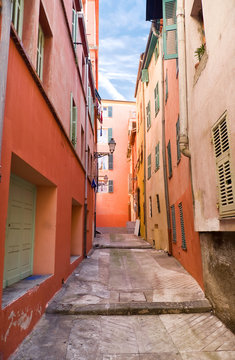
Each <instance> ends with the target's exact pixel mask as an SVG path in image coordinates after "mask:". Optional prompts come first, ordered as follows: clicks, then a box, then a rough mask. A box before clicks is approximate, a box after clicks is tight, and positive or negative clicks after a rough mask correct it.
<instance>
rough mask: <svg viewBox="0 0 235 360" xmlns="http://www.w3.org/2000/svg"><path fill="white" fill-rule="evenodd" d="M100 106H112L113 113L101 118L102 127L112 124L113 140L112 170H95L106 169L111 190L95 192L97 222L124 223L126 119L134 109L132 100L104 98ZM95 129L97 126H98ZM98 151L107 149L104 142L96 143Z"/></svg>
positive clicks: (126, 194)
mask: <svg viewBox="0 0 235 360" xmlns="http://www.w3.org/2000/svg"><path fill="white" fill-rule="evenodd" d="M102 105H103V107H104V106H112V107H113V117H112V118H104V122H103V129H105V128H112V129H113V130H112V136H113V138H114V139H115V141H116V144H117V145H116V149H115V152H114V154H113V170H108V171H104V170H103V171H99V175H105V174H106V173H107V175H108V178H109V180H113V187H114V190H113V193H107V194H102V193H97V226H100V227H106V226H107V227H109V226H111V227H125V226H126V222H127V221H128V219H129V217H128V201H129V197H128V174H129V163H128V161H127V146H128V120H129V118H130V117H131V116H130V115H131V111H136V108H135V103H134V102H125V101H111V100H109V101H106V100H104V101H103V102H102ZM98 131H99V130H98ZM98 150H99V151H108V145H103V144H98Z"/></svg>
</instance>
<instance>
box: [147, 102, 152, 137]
mask: <svg viewBox="0 0 235 360" xmlns="http://www.w3.org/2000/svg"><path fill="white" fill-rule="evenodd" d="M146 115H147V130H149V128H150V126H151V110H150V101H149V102H148V105H147V107H146Z"/></svg>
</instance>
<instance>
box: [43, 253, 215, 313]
mask: <svg viewBox="0 0 235 360" xmlns="http://www.w3.org/2000/svg"><path fill="white" fill-rule="evenodd" d="M134 305H136V306H134ZM177 308H178V310H179V312H182V311H187V309H190V311H192V309H193V308H194V309H195V311H196V308H197V309H198V310H197V311H199V312H203V311H208V310H210V309H211V306H210V304H209V302H208V301H207V300H206V299H205V296H204V293H203V291H202V290H201V288H200V287H199V285H198V284H197V282H196V281H195V280H194V279H193V278H192V277H191V276H190V275H189V274H188V273H187V272H186V271H185V270H184V268H183V267H182V266H181V265H180V264H179V263H178V262H177V260H176V259H175V258H173V257H169V256H168V255H167V254H166V253H164V252H162V251H157V250H153V249H119V248H116V249H98V250H95V251H94V252H93V254H92V255H91V257H90V258H87V259H85V260H84V261H83V262H82V263H81V264H80V265H79V267H78V268H77V269H76V270H75V271H74V273H73V274H72V275H71V277H70V278H69V280H68V281H67V282H66V284H65V285H64V287H63V288H62V290H61V291H60V292H59V293H58V294H57V295H56V296H55V297H54V299H53V301H52V302H51V303H50V304H49V307H48V309H47V312H50V313H53V312H56V313H57V312H63V313H67V314H86V313H87V314H91V313H92V314H101V315H102V314H106V315H107V314H112V315H114V314H123V315H125V314H128V313H131V314H137V313H140V314H141V313H148V310H149V313H150V314H159V313H161V312H162V313H166V312H176V310H177ZM203 308H204V310H203ZM137 309H139V310H138V311H137ZM170 309H171V311H170ZM121 311H123V312H121ZM187 312H188V311H187Z"/></svg>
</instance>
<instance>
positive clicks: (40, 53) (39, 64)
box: [36, 24, 45, 80]
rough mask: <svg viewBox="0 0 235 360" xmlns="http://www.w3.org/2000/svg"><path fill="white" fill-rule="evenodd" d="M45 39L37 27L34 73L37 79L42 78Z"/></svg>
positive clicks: (39, 27)
mask: <svg viewBox="0 0 235 360" xmlns="http://www.w3.org/2000/svg"><path fill="white" fill-rule="evenodd" d="M44 43H45V37H44V33H43V31H42V28H41V25H40V24H39V26H38V46H37V66H36V71H37V74H38V76H39V78H40V79H41V80H42V78H43V57H44Z"/></svg>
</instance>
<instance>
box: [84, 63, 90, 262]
mask: <svg viewBox="0 0 235 360" xmlns="http://www.w3.org/2000/svg"><path fill="white" fill-rule="evenodd" d="M85 68H86V80H85V84H86V89H85V93H86V111H85V199H84V236H83V256H84V258H85V257H87V253H86V252H87V178H88V71H89V58H88V57H86V66H85Z"/></svg>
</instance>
